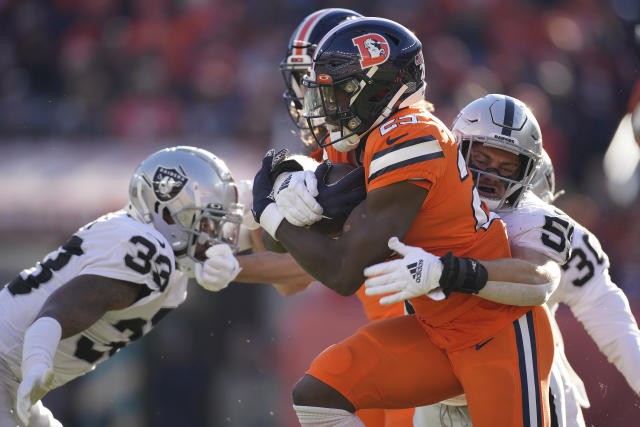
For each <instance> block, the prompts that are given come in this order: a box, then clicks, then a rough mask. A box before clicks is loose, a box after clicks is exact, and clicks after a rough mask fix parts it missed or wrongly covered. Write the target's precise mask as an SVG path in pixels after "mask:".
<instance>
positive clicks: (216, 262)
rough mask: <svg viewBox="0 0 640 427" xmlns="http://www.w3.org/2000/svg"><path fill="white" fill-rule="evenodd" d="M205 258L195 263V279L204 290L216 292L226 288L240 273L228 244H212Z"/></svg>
mask: <svg viewBox="0 0 640 427" xmlns="http://www.w3.org/2000/svg"><path fill="white" fill-rule="evenodd" d="M205 255H207V260H206V261H205V262H203V263H199V262H198V263H196V266H195V273H196V281H197V282H198V283H199V284H200V286H202V287H203V288H205V289H206V290H209V291H213V292H218V291H219V290H221V289H224V288H226V287H227V286H228V285H229V283H230V282H231V281H232V280H233V279H235V278H236V276H237V275H238V273H240V270H242V268H240V264H238V260H237V259H236V257H235V256H233V252H232V251H231V248H230V247H229V245H225V244H218V245H213V246H211V247H210V248H209V249H207V251H206V252H205Z"/></svg>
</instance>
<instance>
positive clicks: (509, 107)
mask: <svg viewBox="0 0 640 427" xmlns="http://www.w3.org/2000/svg"><path fill="white" fill-rule="evenodd" d="M451 130H452V132H453V134H454V135H455V137H456V140H457V141H458V144H459V146H460V149H461V150H462V154H463V155H464V157H465V160H466V162H467V166H469V169H470V170H471V173H472V174H473V178H474V181H475V184H476V187H478V192H479V193H480V197H481V199H482V200H483V201H484V202H485V203H486V204H487V206H488V207H489V209H490V210H492V211H507V210H511V209H513V208H515V207H516V206H517V205H518V202H519V201H520V199H521V198H522V196H523V194H524V192H525V191H526V190H527V189H529V188H530V187H531V180H532V179H533V175H534V173H535V172H536V170H537V169H538V167H539V165H540V161H541V159H542V134H541V132H540V126H539V125H538V121H537V120H536V118H535V116H534V115H533V113H532V112H531V110H529V108H528V107H527V106H526V105H525V104H524V103H523V102H522V101H520V100H518V99H515V98H512V97H510V96H506V95H496V94H491V95H487V96H485V97H484V98H480V99H476V100H475V101H473V102H471V103H470V104H469V105H467V106H466V107H464V108H463V109H462V111H460V113H459V114H458V116H457V117H456V119H455V120H454V122H453V126H452V129H451ZM474 144H480V145H481V146H484V147H490V148H495V149H499V150H505V151H507V152H509V153H513V154H516V155H517V156H518V164H517V165H516V166H515V167H514V168H512V169H508V168H505V170H499V169H497V168H492V167H489V168H483V167H482V165H481V164H478V163H481V162H479V161H478V159H476V158H475V156H472V155H471V154H472V151H474V150H473V146H474ZM477 148H478V147H477V146H476V149H477ZM489 180H493V181H495V180H499V181H498V182H501V183H502V184H503V186H504V192H503V194H498V191H497V189H496V187H495V186H486V187H483V181H484V182H487V181H489ZM492 194H495V196H493V195H492Z"/></svg>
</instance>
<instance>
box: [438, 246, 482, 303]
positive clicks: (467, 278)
mask: <svg viewBox="0 0 640 427" xmlns="http://www.w3.org/2000/svg"><path fill="white" fill-rule="evenodd" d="M440 261H441V262H442V275H441V276H440V287H441V288H442V291H443V292H444V294H445V295H446V296H447V297H448V296H449V294H451V292H461V293H463V294H477V293H478V292H480V289H482V288H484V286H485V285H486V284H487V280H488V278H489V274H488V273H487V269H486V268H485V267H484V266H483V265H482V264H480V263H479V262H478V261H477V260H475V259H473V258H458V257H457V256H455V255H454V254H453V253H452V252H447V254H446V255H445V256H443V257H442V258H440Z"/></svg>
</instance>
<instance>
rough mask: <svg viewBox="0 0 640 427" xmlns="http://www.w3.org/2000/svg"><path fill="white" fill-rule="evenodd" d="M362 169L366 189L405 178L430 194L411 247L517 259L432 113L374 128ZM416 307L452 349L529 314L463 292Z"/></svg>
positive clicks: (404, 113) (404, 115) (417, 301)
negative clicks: (512, 255)
mask: <svg viewBox="0 0 640 427" xmlns="http://www.w3.org/2000/svg"><path fill="white" fill-rule="evenodd" d="M363 164H364V167H365V180H366V186H367V192H369V191H372V190H375V189H376V188H380V187H384V186H387V185H390V184H393V183H396V182H400V181H411V182H413V183H415V184H416V185H420V186H423V187H425V188H427V189H428V190H429V194H428V195H427V197H426V198H425V201H424V203H423V205H422V208H421V210H420V212H419V213H418V215H417V216H416V218H415V220H414V222H413V224H412V226H411V228H410V229H409V232H408V233H407V235H406V236H404V238H403V239H402V241H403V242H404V243H405V244H407V245H411V246H419V247H421V248H423V249H424V250H426V251H429V252H431V253H433V254H435V255H438V256H442V255H444V254H446V253H447V252H449V251H452V252H453V253H454V254H455V255H456V256H461V257H473V258H476V259H496V258H504V257H509V256H510V251H509V243H508V241H507V235H506V231H505V227H504V224H503V223H502V221H500V220H497V219H495V217H493V216H491V215H490V214H489V211H488V210H487V209H486V206H484V205H482V204H481V203H480V200H479V197H478V193H477V191H475V190H474V187H473V178H472V176H471V175H470V173H469V170H468V168H467V166H466V163H465V162H464V158H463V157H462V154H461V153H460V151H459V149H458V144H457V143H456V141H455V138H454V137H453V135H452V134H451V132H450V131H449V130H448V129H447V128H446V126H444V125H443V124H442V122H440V120H438V119H437V118H436V117H434V116H433V115H432V114H430V113H429V112H427V111H426V110H424V109H422V108H415V107H412V108H405V109H402V110H400V111H398V112H397V113H396V114H394V115H392V116H391V117H389V119H388V120H386V121H385V122H384V123H383V124H381V125H380V126H378V127H377V128H376V129H374V130H373V131H372V132H371V134H370V135H369V137H368V138H367V141H366V146H365V149H364V155H363ZM494 219H495V220H494ZM411 304H412V305H413V307H414V309H415V311H416V315H417V316H418V318H419V319H420V320H421V323H422V324H423V327H424V328H425V329H426V330H427V332H428V333H429V336H430V337H431V339H432V341H433V342H434V343H435V344H437V345H438V346H440V347H441V348H446V349H449V350H455V349H457V348H463V347H466V346H468V345H471V344H473V343H475V342H479V341H480V340H482V339H484V338H486V337H489V336H491V335H492V334H493V333H494V332H496V331H498V330H500V329H501V328H503V327H504V326H505V325H506V324H507V323H509V322H512V321H513V320H515V319H517V318H519V317H520V316H522V315H523V314H524V313H526V312H527V311H528V310H530V307H515V306H508V305H504V304H498V303H494V302H491V301H487V300H484V299H482V298H479V297H476V296H474V295H467V294H462V293H453V294H452V295H450V296H449V298H447V299H445V300H442V301H434V300H432V299H430V298H429V297H427V296H421V297H418V298H414V299H412V300H411Z"/></svg>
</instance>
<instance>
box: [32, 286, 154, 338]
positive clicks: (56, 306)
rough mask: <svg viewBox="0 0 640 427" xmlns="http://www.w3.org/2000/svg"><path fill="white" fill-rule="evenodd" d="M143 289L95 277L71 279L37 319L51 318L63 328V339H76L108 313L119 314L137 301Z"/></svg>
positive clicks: (46, 304)
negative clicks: (80, 333) (116, 311)
mask: <svg viewBox="0 0 640 427" xmlns="http://www.w3.org/2000/svg"><path fill="white" fill-rule="evenodd" d="M141 286H142V285H140V284H136V283H131V282H126V281H123V280H117V279H112V278H109V277H103V276H96V275H88V274H87V275H81V276H78V277H75V278H73V279H72V280H70V281H69V282H68V283H66V284H65V285H64V286H62V287H61V288H59V289H58V290H56V291H55V292H54V293H52V294H51V296H49V298H48V299H47V300H46V301H45V303H44V305H43V306H42V309H41V310H40V313H38V315H37V317H36V318H40V317H50V318H53V319H55V320H57V321H58V323H60V326H61V328H62V338H66V337H70V336H72V335H75V334H77V333H79V332H81V331H83V330H85V329H87V328H88V327H90V326H91V325H93V324H94V323H95V322H96V321H97V320H98V319H100V318H101V317H102V316H103V315H104V314H105V313H106V312H107V311H110V310H121V309H123V308H126V307H129V306H130V305H131V304H133V303H134V302H135V301H136V298H137V296H138V292H139V291H140V287H141Z"/></svg>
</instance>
